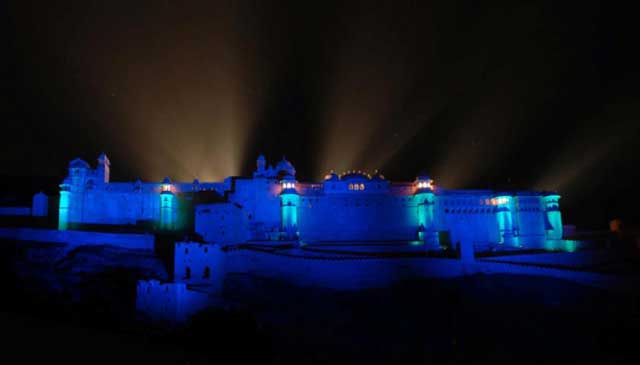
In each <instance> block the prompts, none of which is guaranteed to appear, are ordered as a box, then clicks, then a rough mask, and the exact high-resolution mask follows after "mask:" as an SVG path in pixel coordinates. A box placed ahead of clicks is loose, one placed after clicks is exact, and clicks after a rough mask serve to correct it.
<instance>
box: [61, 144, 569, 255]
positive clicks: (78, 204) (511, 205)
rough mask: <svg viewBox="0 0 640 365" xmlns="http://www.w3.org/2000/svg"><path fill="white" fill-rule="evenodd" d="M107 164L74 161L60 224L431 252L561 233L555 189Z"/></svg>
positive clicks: (287, 168)
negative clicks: (148, 175) (185, 177)
mask: <svg viewBox="0 0 640 365" xmlns="http://www.w3.org/2000/svg"><path fill="white" fill-rule="evenodd" d="M109 169H110V162H109V159H108V158H107V157H106V156H105V155H104V154H102V155H101V156H100V157H99V158H98V165H97V167H96V168H91V167H90V166H89V164H88V163H86V162H85V161H83V160H81V159H75V160H73V161H72V162H71V163H70V165H69V175H68V177H67V178H66V179H65V180H64V182H63V183H62V184H61V185H60V188H61V191H60V206H59V229H61V230H64V229H74V228H77V227H82V226H87V225H143V226H145V225H146V227H150V228H151V229H154V230H157V231H178V232H195V233H196V234H197V235H199V237H200V238H201V240H202V241H204V242H212V243H221V244H232V243H242V242H250V241H251V242H260V243H269V242H272V241H295V242H301V243H305V244H306V243H309V244H312V243H314V242H316V243H321V242H334V243H339V242H354V241H367V242H382V241H411V242H414V243H415V242H418V243H420V242H423V243H424V245H425V247H426V248H428V249H440V248H442V247H447V246H452V247H453V246H454V245H456V244H458V243H460V242H463V241H465V240H466V241H470V242H472V243H473V244H474V245H476V246H477V247H482V246H483V245H487V246H490V247H496V246H498V247H500V246H502V247H505V248H506V247H527V248H536V247H544V245H545V243H546V242H549V241H553V240H560V239H561V238H562V219H561V214H560V210H559V205H558V200H559V198H560V197H559V196H558V195H557V194H555V193H549V192H537V191H508V192H503V191H493V190H448V189H445V188H444V187H440V186H438V185H437V184H434V181H433V180H431V179H430V178H429V177H427V176H418V177H417V178H416V179H415V181H412V182H391V181H389V180H386V179H385V178H384V176H382V175H381V174H379V173H377V172H376V173H374V174H373V175H369V174H366V173H362V172H353V171H349V172H346V173H343V174H341V175H338V174H335V173H333V172H331V173H329V174H328V175H326V176H325V178H324V181H322V182H318V183H306V182H298V181H296V178H295V176H296V170H295V168H294V166H293V165H292V164H291V163H290V162H289V161H287V160H285V159H284V158H283V159H282V160H281V161H279V162H278V163H277V164H276V165H275V166H272V165H267V161H266V159H265V158H264V156H260V157H259V158H258V160H257V169H256V171H255V172H254V173H253V176H252V177H228V178H226V179H225V180H224V181H221V182H199V181H198V180H197V179H196V180H194V181H193V182H172V181H171V180H170V179H168V178H165V179H164V181H162V182H141V181H135V182H111V181H110V180H109Z"/></svg>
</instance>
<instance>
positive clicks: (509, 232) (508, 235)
mask: <svg viewBox="0 0 640 365" xmlns="http://www.w3.org/2000/svg"><path fill="white" fill-rule="evenodd" d="M513 199H514V198H513V196H511V195H496V196H495V197H494V198H493V199H492V200H491V202H492V204H493V205H494V206H496V219H497V223H498V237H499V238H498V239H499V241H498V243H501V244H506V245H510V246H517V245H518V237H517V236H516V234H515V230H514V222H513Z"/></svg>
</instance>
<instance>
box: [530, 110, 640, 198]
mask: <svg viewBox="0 0 640 365" xmlns="http://www.w3.org/2000/svg"><path fill="white" fill-rule="evenodd" d="M633 110H634V107H633V106H632V103H618V104H613V105H609V107H608V108H607V109H606V110H604V111H603V112H602V113H600V114H599V115H597V116H596V117H595V118H594V120H591V121H588V122H587V123H583V125H584V127H583V128H582V129H580V130H576V131H574V133H575V134H574V135H573V136H572V137H571V140H569V141H566V142H565V144H564V146H563V147H562V148H561V149H560V152H559V153H558V154H557V157H555V158H554V159H553V160H552V163H551V164H550V165H549V167H548V169H547V172H546V173H545V174H544V175H543V176H541V177H540V178H539V180H538V181H537V182H536V184H535V187H536V188H537V189H543V190H556V191H566V190H573V189H578V188H585V187H586V186H589V185H590V184H591V183H592V182H589V181H585V180H584V179H585V176H597V175H598V174H593V173H592V172H593V170H594V169H596V168H598V167H600V168H603V167H604V166H603V163H604V161H605V160H607V157H608V156H609V155H610V154H611V152H612V151H613V150H615V149H616V148H618V147H620V146H624V145H628V144H630V143H635V140H634V138H637V135H638V133H639V132H640V125H638V123H637V122H636V121H635V120H631V119H632V118H633V117H632V115H633V114H632V112H633ZM630 127H631V128H630ZM560 140H562V139H560Z"/></svg>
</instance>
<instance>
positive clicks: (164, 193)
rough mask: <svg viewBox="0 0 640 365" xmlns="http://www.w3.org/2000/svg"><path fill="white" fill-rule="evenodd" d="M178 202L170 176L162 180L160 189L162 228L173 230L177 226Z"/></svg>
mask: <svg viewBox="0 0 640 365" xmlns="http://www.w3.org/2000/svg"><path fill="white" fill-rule="evenodd" d="M177 212H178V202H177V199H176V196H175V194H174V193H173V185H172V184H171V180H170V179H169V178H168V177H165V178H164V180H163V181H162V185H161V191H160V229H163V230H172V229H175V227H176V219H177Z"/></svg>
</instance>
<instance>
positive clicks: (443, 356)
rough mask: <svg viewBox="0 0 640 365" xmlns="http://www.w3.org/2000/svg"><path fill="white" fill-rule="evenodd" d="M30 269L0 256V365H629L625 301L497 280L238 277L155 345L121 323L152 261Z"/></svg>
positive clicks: (629, 320) (77, 259)
mask: <svg viewBox="0 0 640 365" xmlns="http://www.w3.org/2000/svg"><path fill="white" fill-rule="evenodd" d="M47 252H48V251H47ZM41 253H42V252H41ZM59 254H60V253H59V252H57V251H56V250H53V251H51V252H49V255H59ZM43 255H44V256H45V257H43V256H42V255H41V256H37V255H36V257H35V258H34V257H33V256H31V257H30V258H29V260H25V259H24V257H22V259H21V258H20V257H18V256H19V255H18V256H16V255H15V254H14V255H11V252H10V251H6V250H5V252H4V255H3V256H2V257H3V261H2V267H1V269H2V278H3V285H4V288H5V290H4V293H5V296H3V297H4V299H3V302H2V305H1V306H0V323H1V324H2V331H3V332H4V333H5V335H8V336H6V337H5V338H7V340H5V341H4V346H3V347H4V356H5V357H6V358H7V359H9V358H12V357H13V356H17V357H16V358H17V359H19V361H20V363H36V362H42V361H47V362H51V363H60V362H62V363H78V364H79V363H82V364H86V363H92V364H95V363H105V364H113V363H150V364H165V363H166V364H204V363H220V362H221V360H223V361H222V362H223V363H224V362H236V361H245V360H247V361H248V360H253V361H255V360H258V361H261V362H276V363H282V362H287V363H328V362H331V363H336V362H337V363H340V362H360V363H390V362H399V363H406V362H408V361H409V360H410V359H411V360H412V361H420V362H427V361H430V360H434V361H438V363H457V362H461V361H464V362H473V363H477V362H482V363H484V362H493V363H495V362H499V363H507V362H509V363H513V362H516V363H540V362H542V361H544V362H545V363H548V362H553V363H557V362H558V361H562V360H567V361H571V363H576V362H580V363H585V362H586V363H596V362H598V363H602V361H609V362H624V363H633V361H634V360H637V358H638V356H637V341H638V340H637V339H638V334H639V333H640V301H639V299H638V293H637V292H636V293H634V292H610V291H607V290H602V289H594V288H590V287H584V286H580V285H577V284H574V283H571V282H566V281H562V280H556V279H551V278H542V277H527V276H509V275H475V276H469V277H465V278H459V279H451V280H420V281H411V282H403V283H399V284H398V285H395V286H394V287H391V288H387V289H372V290H364V291H359V292H335V291H330V290H325V289H319V288H316V289H300V288H296V287H293V286H290V285H288V284H286V283H283V282H278V281H273V280H267V279H264V278H259V277H250V276H243V275H239V276H235V277H232V278H229V285H228V289H227V291H226V293H225V295H226V298H227V300H228V302H229V308H227V309H218V310H211V311H209V312H206V313H202V314H200V315H199V316H198V317H196V318H194V320H193V322H192V323H190V325H189V326H188V327H187V328H185V329H183V330H178V331H167V330H164V329H162V328H156V327H150V326H148V325H146V324H143V323H140V322H137V321H136V320H135V312H134V310H133V300H134V298H135V296H134V295H135V290H134V289H133V288H134V286H133V285H135V280H136V278H137V277H139V276H140V275H143V276H149V275H150V276H162V275H164V274H163V273H162V272H161V269H160V267H161V265H160V264H159V263H158V262H156V261H155V260H153V259H152V258H149V257H146V256H144V255H143V256H140V255H135V254H131V253H126V252H119V251H114V250H104V251H101V250H100V249H95V248H94V249H91V250H84V251H83V250H80V251H76V252H74V253H73V254H72V256H71V257H68V256H67V257H66V258H65V257H61V258H60V257H59V258H58V259H59V261H60V262H61V263H60V264H59V265H56V266H55V267H53V266H51V265H47V264H46V262H47V260H46V255H47V254H46V253H45V254H43ZM16 262H18V265H17V266H16ZM114 262H127V265H128V266H120V267H118V266H114V264H113V263H114ZM83 265H84V266H83ZM83 267H85V268H92V269H91V270H88V269H82V268H83ZM16 268H17V269H18V270H20V271H21V272H16ZM25 272H28V273H30V274H29V275H25Z"/></svg>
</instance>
